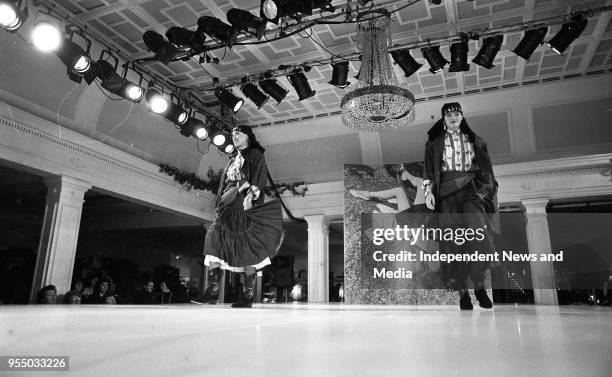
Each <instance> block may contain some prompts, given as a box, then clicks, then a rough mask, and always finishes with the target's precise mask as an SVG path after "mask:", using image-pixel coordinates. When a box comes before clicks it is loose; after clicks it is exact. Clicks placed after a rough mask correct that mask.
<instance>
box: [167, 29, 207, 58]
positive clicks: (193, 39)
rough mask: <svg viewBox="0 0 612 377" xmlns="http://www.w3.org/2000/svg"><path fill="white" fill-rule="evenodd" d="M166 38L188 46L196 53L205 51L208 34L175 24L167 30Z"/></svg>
mask: <svg viewBox="0 0 612 377" xmlns="http://www.w3.org/2000/svg"><path fill="white" fill-rule="evenodd" d="M166 38H168V40H169V41H170V43H173V44H175V45H177V46H181V47H188V48H190V49H191V50H192V52H194V53H198V54H199V53H201V52H202V51H204V42H205V41H206V35H204V33H196V32H195V31H191V30H189V29H186V28H184V27H178V26H173V27H171V28H170V29H168V30H166Z"/></svg>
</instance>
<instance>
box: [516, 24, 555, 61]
mask: <svg viewBox="0 0 612 377" xmlns="http://www.w3.org/2000/svg"><path fill="white" fill-rule="evenodd" d="M547 32H548V26H542V27H539V28H537V29H531V30H527V31H525V36H524V37H523V39H521V41H520V42H519V44H518V46H516V48H515V49H514V50H512V52H514V53H515V54H517V55H518V56H520V57H521V58H523V59H525V60H529V58H530V57H531V54H533V52H534V51H535V50H536V48H538V46H539V45H541V44H542V41H544V37H545V36H546V33H547Z"/></svg>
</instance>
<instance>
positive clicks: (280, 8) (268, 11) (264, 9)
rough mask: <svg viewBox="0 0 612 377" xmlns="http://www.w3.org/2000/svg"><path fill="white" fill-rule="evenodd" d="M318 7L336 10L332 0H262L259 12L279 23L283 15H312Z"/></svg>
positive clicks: (263, 16) (262, 15)
mask: <svg viewBox="0 0 612 377" xmlns="http://www.w3.org/2000/svg"><path fill="white" fill-rule="evenodd" d="M317 8H322V9H324V10H327V11H330V12H333V11H334V7H333V6H332V4H331V0H262V1H261V3H260V7H259V13H260V16H261V17H262V18H264V19H265V20H267V21H269V22H272V23H275V24H278V23H279V21H280V18H282V17H286V16H289V15H297V14H299V13H301V14H307V15H312V11H313V9H317Z"/></svg>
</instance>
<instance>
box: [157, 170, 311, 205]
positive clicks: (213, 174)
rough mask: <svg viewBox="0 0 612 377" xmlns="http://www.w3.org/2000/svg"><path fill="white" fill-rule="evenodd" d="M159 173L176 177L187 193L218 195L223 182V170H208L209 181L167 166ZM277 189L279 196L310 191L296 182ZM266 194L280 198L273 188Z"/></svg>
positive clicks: (266, 189) (304, 185)
mask: <svg viewBox="0 0 612 377" xmlns="http://www.w3.org/2000/svg"><path fill="white" fill-rule="evenodd" d="M159 171H160V172H162V173H166V174H168V175H169V176H171V177H174V180H175V181H177V182H178V183H180V184H181V186H183V188H184V189H185V190H187V191H191V190H194V189H195V190H207V191H210V192H212V193H213V194H215V195H216V194H217V191H218V189H219V183H220V182H221V176H222V175H223V169H219V171H214V170H213V168H212V167H211V168H208V172H207V173H206V176H207V177H208V181H205V180H203V179H200V178H198V176H197V175H195V173H190V172H188V171H185V170H181V169H179V168H177V167H174V166H170V165H167V164H159ZM276 189H277V191H278V193H279V194H281V195H282V194H283V193H284V192H286V191H290V192H291V193H292V194H293V196H304V195H306V191H308V186H306V184H305V183H304V182H295V183H280V184H277V185H276ZM263 191H264V193H265V194H266V195H267V196H269V197H272V198H276V197H278V196H277V195H276V193H275V192H274V190H272V186H266V187H265V188H264V190H263Z"/></svg>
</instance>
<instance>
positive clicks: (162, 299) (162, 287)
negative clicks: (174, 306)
mask: <svg viewBox="0 0 612 377" xmlns="http://www.w3.org/2000/svg"><path fill="white" fill-rule="evenodd" d="M171 302H172V291H171V290H170V289H169V288H168V285H167V284H166V282H165V281H162V282H160V283H159V293H158V294H157V303H158V304H170V303H171Z"/></svg>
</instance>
